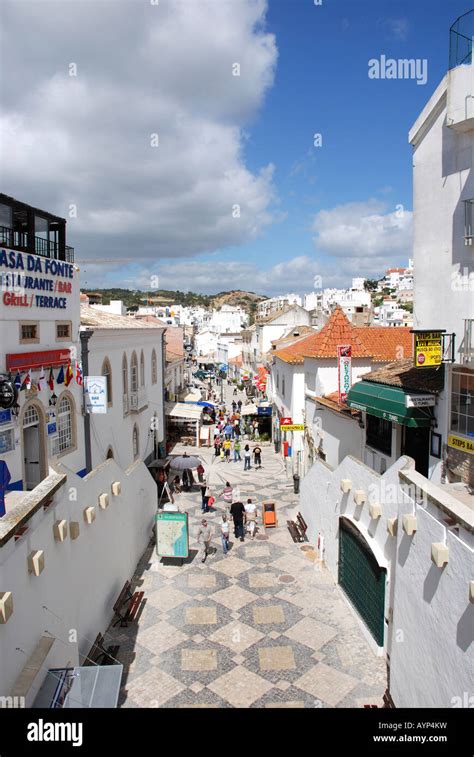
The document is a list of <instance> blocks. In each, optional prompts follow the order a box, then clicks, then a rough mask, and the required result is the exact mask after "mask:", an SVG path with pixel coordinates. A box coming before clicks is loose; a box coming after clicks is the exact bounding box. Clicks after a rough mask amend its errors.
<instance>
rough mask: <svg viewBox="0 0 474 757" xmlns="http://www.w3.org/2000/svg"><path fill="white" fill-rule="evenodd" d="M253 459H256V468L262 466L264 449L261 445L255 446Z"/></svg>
mask: <svg viewBox="0 0 474 757" xmlns="http://www.w3.org/2000/svg"><path fill="white" fill-rule="evenodd" d="M253 459H254V465H255V467H256V468H261V467H262V450H261V449H260V447H259V446H258V444H257V446H256V447H254V448H253Z"/></svg>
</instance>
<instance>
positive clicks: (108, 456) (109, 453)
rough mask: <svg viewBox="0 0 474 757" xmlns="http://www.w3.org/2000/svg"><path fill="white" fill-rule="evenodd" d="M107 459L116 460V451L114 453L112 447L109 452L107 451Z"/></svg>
mask: <svg viewBox="0 0 474 757" xmlns="http://www.w3.org/2000/svg"><path fill="white" fill-rule="evenodd" d="M105 459H106V460H113V459H114V451H113V449H112V447H109V448H108V450H107V457H106V458H105Z"/></svg>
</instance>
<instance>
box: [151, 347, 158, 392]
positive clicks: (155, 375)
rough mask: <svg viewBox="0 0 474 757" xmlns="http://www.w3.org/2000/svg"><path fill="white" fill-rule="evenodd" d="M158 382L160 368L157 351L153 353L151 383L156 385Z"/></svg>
mask: <svg viewBox="0 0 474 757" xmlns="http://www.w3.org/2000/svg"><path fill="white" fill-rule="evenodd" d="M157 381H158V366H157V362H156V350H155V349H153V352H152V353H151V383H152V384H156V383H157Z"/></svg>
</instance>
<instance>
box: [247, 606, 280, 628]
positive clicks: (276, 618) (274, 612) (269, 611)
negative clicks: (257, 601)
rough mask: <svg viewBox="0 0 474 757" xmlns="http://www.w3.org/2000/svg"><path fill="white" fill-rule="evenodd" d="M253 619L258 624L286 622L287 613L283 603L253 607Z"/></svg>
mask: <svg viewBox="0 0 474 757" xmlns="http://www.w3.org/2000/svg"><path fill="white" fill-rule="evenodd" d="M253 621H254V623H256V624H257V625H262V624H264V625H269V624H270V623H272V624H273V623H284V622H285V613H284V611H283V607H282V605H267V606H266V607H265V606H264V607H254V608H253Z"/></svg>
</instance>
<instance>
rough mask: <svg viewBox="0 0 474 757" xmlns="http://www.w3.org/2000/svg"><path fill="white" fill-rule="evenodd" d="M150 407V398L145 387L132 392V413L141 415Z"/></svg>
mask: <svg viewBox="0 0 474 757" xmlns="http://www.w3.org/2000/svg"><path fill="white" fill-rule="evenodd" d="M147 405H148V397H147V394H146V390H145V387H144V386H141V387H140V388H139V389H137V390H136V391H132V392H130V412H131V413H139V412H140V411H141V410H143V408H145V407H147Z"/></svg>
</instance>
